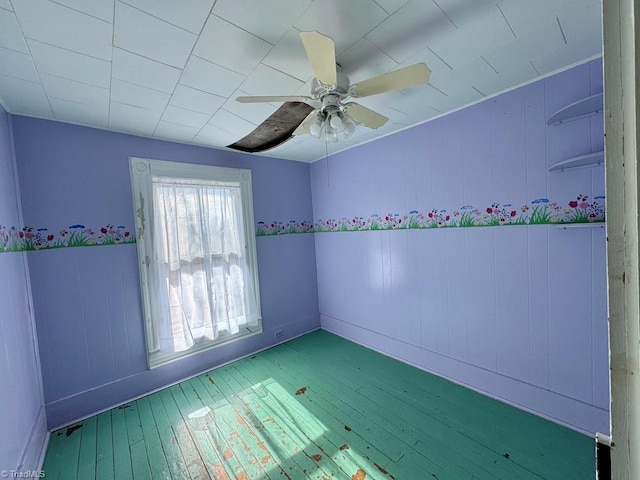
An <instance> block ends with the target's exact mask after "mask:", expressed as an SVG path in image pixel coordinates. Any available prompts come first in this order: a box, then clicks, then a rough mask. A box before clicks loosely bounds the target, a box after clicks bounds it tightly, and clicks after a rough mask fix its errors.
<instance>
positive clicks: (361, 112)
mask: <svg viewBox="0 0 640 480" xmlns="http://www.w3.org/2000/svg"><path fill="white" fill-rule="evenodd" d="M346 106H347V114H348V115H349V116H350V117H351V118H353V119H354V120H355V121H356V122H358V123H360V124H362V125H364V126H365V127H369V128H373V129H376V128H380V127H381V126H383V125H384V124H385V123H387V121H388V120H389V119H388V118H387V117H385V116H384V115H380V114H379V113H377V112H374V111H373V110H371V109H369V108H367V107H363V106H362V105H360V104H358V103H349V104H347V105H346Z"/></svg>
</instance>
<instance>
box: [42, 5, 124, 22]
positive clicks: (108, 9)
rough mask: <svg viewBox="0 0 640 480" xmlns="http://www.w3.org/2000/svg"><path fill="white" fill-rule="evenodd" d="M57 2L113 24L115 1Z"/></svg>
mask: <svg viewBox="0 0 640 480" xmlns="http://www.w3.org/2000/svg"><path fill="white" fill-rule="evenodd" d="M55 2H56V3H61V4H62V5H66V6H67V7H69V8H73V9H74V10H78V11H79V12H82V13H86V14H87V15H91V16H92V17H96V18H99V19H100V20H104V21H105V22H109V23H113V5H114V3H115V2H114V0H55Z"/></svg>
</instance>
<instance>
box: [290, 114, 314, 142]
mask: <svg viewBox="0 0 640 480" xmlns="http://www.w3.org/2000/svg"><path fill="white" fill-rule="evenodd" d="M317 115H318V112H317V110H314V111H313V112H311V113H310V114H309V115H307V118H305V119H304V120H303V121H302V123H301V124H300V125H298V128H296V129H295V130H294V131H293V133H292V135H294V136H297V135H306V134H307V133H309V129H310V128H311V124H312V123H313V121H314V120H315V119H316V116H317Z"/></svg>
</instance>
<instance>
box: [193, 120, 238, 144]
mask: <svg viewBox="0 0 640 480" xmlns="http://www.w3.org/2000/svg"><path fill="white" fill-rule="evenodd" d="M238 140H239V138H238V136H237V135H234V134H233V133H231V132H227V131H225V130H222V129H220V128H218V127H216V126H215V125H211V124H210V123H207V124H206V125H205V126H204V127H202V129H201V130H200V132H198V134H197V135H196V136H195V137H193V141H194V142H196V143H197V144H198V145H217V146H226V145H231V144H232V143H235V142H237V141H238Z"/></svg>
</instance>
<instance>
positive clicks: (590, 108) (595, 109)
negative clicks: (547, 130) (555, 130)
mask: <svg viewBox="0 0 640 480" xmlns="http://www.w3.org/2000/svg"><path fill="white" fill-rule="evenodd" d="M602 108H603V96H602V93H598V94H596V95H592V96H590V97H587V98H583V99H582V100H578V101H577V102H575V103H572V104H571V105H567V106H566V107H563V108H561V109H560V110H558V111H557V112H555V113H554V114H553V115H551V116H550V117H549V119H548V120H547V125H560V124H561V123H565V122H570V121H571V120H577V119H579V118H584V117H589V116H591V115H596V114H598V113H602Z"/></svg>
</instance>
